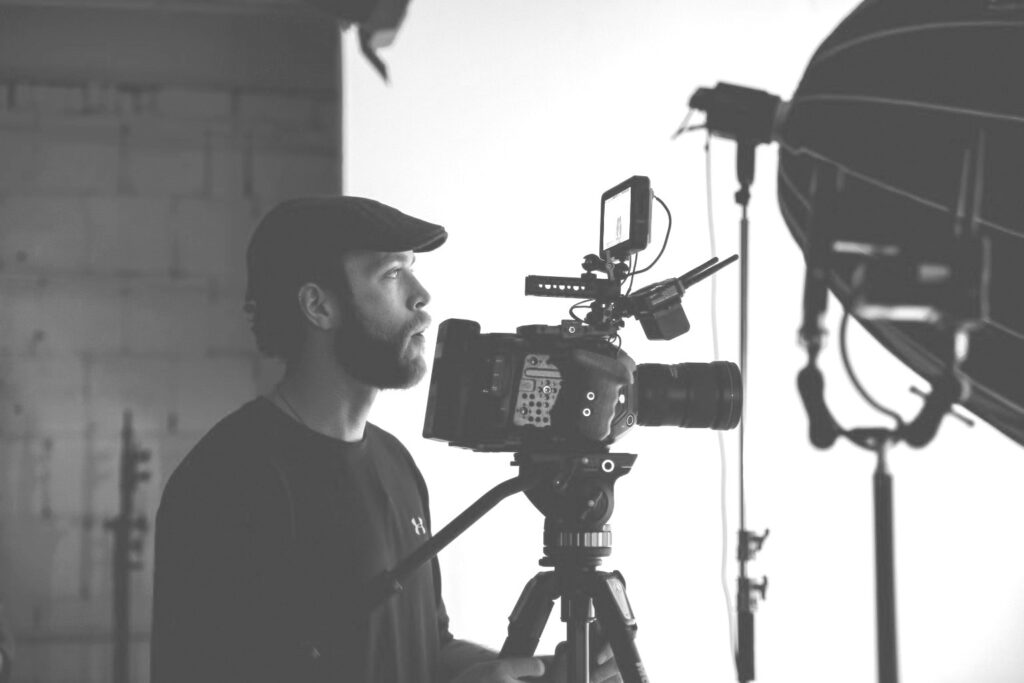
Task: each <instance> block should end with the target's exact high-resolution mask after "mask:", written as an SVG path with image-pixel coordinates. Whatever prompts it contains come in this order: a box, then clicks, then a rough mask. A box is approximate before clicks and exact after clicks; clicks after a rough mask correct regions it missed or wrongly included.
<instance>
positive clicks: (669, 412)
mask: <svg viewBox="0 0 1024 683" xmlns="http://www.w3.org/2000/svg"><path fill="white" fill-rule="evenodd" d="M634 377H635V379H636V383H637V395H638V397H639V401H638V404H639V405H638V407H637V423H638V424H641V425H650V426H656V427H657V426H663V425H668V426H673V427H696V428H703V427H707V428H711V429H733V428H734V427H735V426H736V425H738V424H739V423H740V416H741V414H742V408H743V379H742V377H741V376H740V369H739V367H738V366H737V365H736V364H735V363H730V362H729V361H715V362H713V363H677V364H675V365H661V364H658V363H642V364H640V365H638V366H637V368H636V374H635V375H634Z"/></svg>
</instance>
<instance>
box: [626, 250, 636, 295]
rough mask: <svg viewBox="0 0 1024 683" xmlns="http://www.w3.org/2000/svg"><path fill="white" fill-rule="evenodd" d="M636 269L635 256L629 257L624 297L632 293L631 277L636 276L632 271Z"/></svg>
mask: <svg viewBox="0 0 1024 683" xmlns="http://www.w3.org/2000/svg"><path fill="white" fill-rule="evenodd" d="M635 268H636V254H633V255H632V256H630V257H629V286H628V287H627V288H626V296H629V293H630V292H632V291H633V276H634V275H636V273H635V272H633V271H634V269H635Z"/></svg>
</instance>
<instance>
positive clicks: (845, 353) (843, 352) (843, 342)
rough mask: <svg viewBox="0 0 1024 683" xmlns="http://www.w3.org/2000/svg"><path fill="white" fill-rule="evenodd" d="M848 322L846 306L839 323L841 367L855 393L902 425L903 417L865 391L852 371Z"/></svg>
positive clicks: (848, 314) (848, 316) (898, 425)
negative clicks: (848, 342)
mask: <svg viewBox="0 0 1024 683" xmlns="http://www.w3.org/2000/svg"><path fill="white" fill-rule="evenodd" d="M849 323H850V309H849V308H848V307H847V308H846V310H845V311H843V321H842V322H841V323H840V324H839V354H840V356H842V359H843V367H844V368H846V374H847V375H848V376H849V377H850V382H852V383H853V386H854V388H855V389H856V390H857V393H859V394H860V395H861V398H863V399H864V400H865V401H867V402H868V403H869V404H870V405H871V407H872V408H874V409H875V410H877V411H878V412H880V413H882V414H883V415H888V416H889V417H891V418H892V419H893V420H895V421H896V426H897V428H899V427H902V426H903V418H902V417H900V415H899V413H897V412H896V411H895V410H892V409H890V408H887V407H885V406H883V405H882V404H881V403H879V402H878V401H876V400H875V399H874V397H872V396H871V394H869V393H868V392H867V390H866V389H865V388H864V385H863V384H861V383H860V378H858V377H857V373H855V372H854V371H853V365H852V364H851V363H850V353H849V350H848V348H847V339H846V337H847V330H848V328H849Z"/></svg>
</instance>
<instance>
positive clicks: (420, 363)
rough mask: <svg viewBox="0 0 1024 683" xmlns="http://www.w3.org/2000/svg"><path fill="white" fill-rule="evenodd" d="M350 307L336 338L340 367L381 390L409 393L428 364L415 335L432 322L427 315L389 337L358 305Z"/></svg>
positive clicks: (335, 353)
mask: <svg viewBox="0 0 1024 683" xmlns="http://www.w3.org/2000/svg"><path fill="white" fill-rule="evenodd" d="M348 304H349V305H347V306H345V319H344V321H343V323H342V325H341V327H340V328H339V329H338V330H337V331H336V332H335V336H334V357H335V358H336V359H337V361H338V363H339V364H340V365H341V366H342V367H343V368H345V370H346V371H348V373H349V374H350V375H352V376H353V377H355V378H356V379H358V380H359V381H361V382H364V383H366V384H368V385H370V386H372V387H377V388H378V389H408V388H409V387H411V386H413V385H415V384H416V383H417V382H419V381H420V380H421V379H423V376H424V375H425V374H426V373H427V364H426V361H424V360H423V355H422V353H421V352H420V350H419V348H418V346H419V345H418V344H417V343H416V342H415V341H414V340H413V338H412V334H413V332H414V331H415V330H417V329H420V328H422V327H423V326H425V325H426V323H427V321H428V320H429V318H427V317H426V315H425V314H423V315H422V316H421V317H419V318H416V319H413V320H411V321H410V322H409V323H408V324H406V325H405V326H403V327H401V328H400V329H398V330H397V331H394V332H390V333H389V332H387V331H386V330H383V329H381V328H380V326H379V325H375V324H374V323H373V322H372V321H371V320H369V319H368V318H367V317H366V316H365V315H363V313H362V311H360V310H359V309H358V307H357V306H356V305H355V302H353V301H349V302H348Z"/></svg>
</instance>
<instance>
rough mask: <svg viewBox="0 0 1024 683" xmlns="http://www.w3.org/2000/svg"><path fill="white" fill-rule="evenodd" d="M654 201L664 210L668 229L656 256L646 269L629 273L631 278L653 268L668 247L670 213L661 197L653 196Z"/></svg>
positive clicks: (670, 224)
mask: <svg viewBox="0 0 1024 683" xmlns="http://www.w3.org/2000/svg"><path fill="white" fill-rule="evenodd" d="M654 199H655V200H657V202H658V203H659V204H661V208H663V209H665V214H666V215H667V216H668V228H666V229H665V239H664V240H663V241H662V243H661V251H659V252H658V255H657V256H655V257H654V260H653V261H651V263H650V265H648V266H647V267H646V268H642V269H640V270H637V271H634V272H632V273H630V275H631V276H632V275H640V274H641V273H646V272H647V271H649V270H650V269H651V268H653V267H654V264H655V263H657V262H658V260H659V259H660V258H661V255H662V254H664V253H665V247H667V246H668V237H669V235H671V234H672V212H671V211H669V210H668V206H666V205H665V202H663V201H661V197H659V196H657V195H655V196H654ZM630 284H632V281H630Z"/></svg>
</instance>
